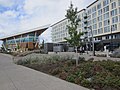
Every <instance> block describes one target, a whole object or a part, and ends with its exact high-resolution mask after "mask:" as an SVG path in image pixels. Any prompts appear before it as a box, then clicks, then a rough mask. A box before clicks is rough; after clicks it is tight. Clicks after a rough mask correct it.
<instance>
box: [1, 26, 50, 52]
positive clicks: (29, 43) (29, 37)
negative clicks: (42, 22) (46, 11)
mask: <svg viewBox="0 0 120 90" xmlns="http://www.w3.org/2000/svg"><path fill="white" fill-rule="evenodd" d="M49 26H50V25H46V26H41V27H38V28H34V29H31V30H27V31H24V32H20V33H17V34H12V35H8V36H5V37H2V38H0V40H2V41H3V47H4V49H5V50H7V49H11V50H12V51H16V50H22V51H26V50H33V49H38V45H39V35H41V34H42V33H43V32H44V31H45V30H47V29H48V28H49Z"/></svg>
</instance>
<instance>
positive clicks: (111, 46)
mask: <svg viewBox="0 0 120 90" xmlns="http://www.w3.org/2000/svg"><path fill="white" fill-rule="evenodd" d="M108 24H110V20H108ZM113 28H114V27H111V28H110V36H111V41H110V49H111V52H113V45H112V44H113V42H112V39H113V35H112V30H113Z"/></svg>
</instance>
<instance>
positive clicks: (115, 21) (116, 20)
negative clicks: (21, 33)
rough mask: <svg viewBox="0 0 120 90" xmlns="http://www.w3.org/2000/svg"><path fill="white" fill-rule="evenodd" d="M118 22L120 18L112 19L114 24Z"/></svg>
mask: <svg viewBox="0 0 120 90" xmlns="http://www.w3.org/2000/svg"><path fill="white" fill-rule="evenodd" d="M117 22H118V16H116V17H113V18H112V24H113V23H117Z"/></svg>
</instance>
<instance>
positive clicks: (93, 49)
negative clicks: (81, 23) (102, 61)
mask: <svg viewBox="0 0 120 90" xmlns="http://www.w3.org/2000/svg"><path fill="white" fill-rule="evenodd" d="M88 28H89V29H90V30H91V35H92V51H93V56H95V48H94V47H95V44H94V38H93V31H92V27H91V26H90V27H88Z"/></svg>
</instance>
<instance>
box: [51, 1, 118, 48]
mask: <svg viewBox="0 0 120 90" xmlns="http://www.w3.org/2000/svg"><path fill="white" fill-rule="evenodd" d="M84 14H87V17H88V18H87V21H88V25H87V26H88V27H89V28H88V29H87V32H88V38H91V37H92V34H93V37H94V42H95V47H96V46H97V44H96V43H98V44H101V45H102V46H105V45H113V44H114V45H116V44H120V0H96V1H95V2H93V3H92V4H90V5H88V6H87V7H86V9H83V10H81V11H80V12H79V13H78V15H80V19H81V22H80V24H79V26H78V31H82V32H83V31H84V23H83V22H84ZM66 25H68V21H67V19H64V20H62V21H60V22H57V23H56V24H54V25H53V26H52V40H53V42H63V41H64V37H69V34H68V31H67V29H66ZM89 40H90V39H89ZM114 45H113V46H114Z"/></svg>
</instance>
